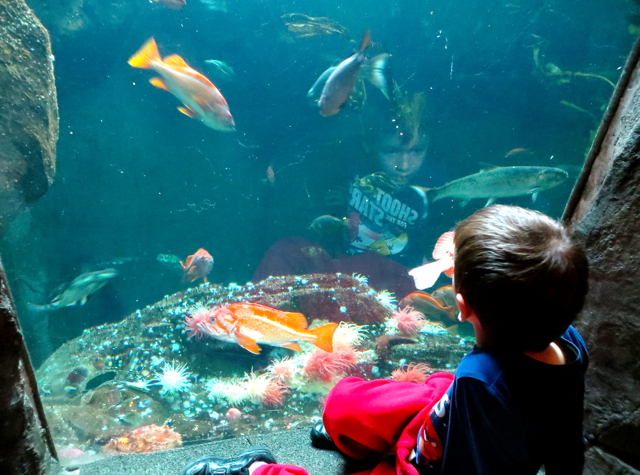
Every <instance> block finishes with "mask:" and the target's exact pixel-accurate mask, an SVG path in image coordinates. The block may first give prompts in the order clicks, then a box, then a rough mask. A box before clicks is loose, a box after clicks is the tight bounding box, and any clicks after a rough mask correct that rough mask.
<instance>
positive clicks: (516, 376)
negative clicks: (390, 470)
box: [416, 327, 588, 475]
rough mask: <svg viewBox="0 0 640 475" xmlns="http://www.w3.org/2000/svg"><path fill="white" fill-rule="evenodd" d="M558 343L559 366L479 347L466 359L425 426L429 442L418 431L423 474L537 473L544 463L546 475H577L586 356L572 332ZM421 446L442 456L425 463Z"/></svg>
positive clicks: (581, 450) (580, 462) (581, 455)
mask: <svg viewBox="0 0 640 475" xmlns="http://www.w3.org/2000/svg"><path fill="white" fill-rule="evenodd" d="M514 337H515V338H517V335H514ZM561 345H562V346H563V349H564V350H565V353H566V354H567V355H568V360H569V362H568V363H567V364H564V365H550V364H545V363H542V362H540V361H537V360H535V359H533V358H531V357H528V356H526V355H524V354H522V355H509V356H506V355H502V354H498V353H495V352H492V351H487V350H483V349H481V348H479V347H476V348H474V350H473V351H472V352H471V353H469V354H468V355H467V356H465V357H464V358H463V360H462V362H461V363H460V366H459V367H458V369H457V371H456V377H455V380H454V382H453V384H452V385H451V387H450V388H449V390H448V391H447V393H446V394H445V396H443V398H442V399H441V400H440V402H439V403H438V404H436V405H435V406H434V408H433V410H432V411H431V413H430V415H429V420H428V421H427V422H426V425H431V432H430V434H431V437H429V436H426V432H427V431H426V428H425V427H424V426H423V428H422V429H421V431H420V434H419V435H418V448H417V450H416V453H417V458H416V464H417V466H418V469H419V471H420V472H421V474H423V475H434V474H438V475H450V474H461V475H473V474H482V475H489V474H517V475H527V474H531V475H535V474H536V473H537V472H538V470H539V469H540V467H541V466H543V465H544V467H545V471H546V474H547V475H556V474H562V475H571V474H576V475H578V474H581V473H582V468H583V465H584V438H583V433H582V417H583V407H584V372H585V371H586V369H587V365H588V353H587V348H586V345H585V343H584V340H583V339H582V337H581V336H580V334H579V333H578V331H577V330H576V329H575V328H573V327H569V329H568V330H567V331H566V332H565V334H564V335H563V336H562V338H561ZM434 432H435V434H437V437H434V436H433V434H434ZM425 436H426V439H425ZM421 438H422V440H421ZM420 444H422V447H423V449H422V451H423V453H422V454H421V453H420V447H421V445H420ZM425 444H429V447H428V448H429V449H430V450H431V452H432V453H433V450H434V449H437V450H436V451H437V452H439V456H441V457H440V458H439V459H438V460H431V461H429V460H427V457H426V455H424V453H426V450H425V449H424V446H425Z"/></svg>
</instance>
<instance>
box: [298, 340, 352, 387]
mask: <svg viewBox="0 0 640 475" xmlns="http://www.w3.org/2000/svg"><path fill="white" fill-rule="evenodd" d="M357 362H358V352H357V351H356V350H355V349H354V348H353V347H351V346H348V345H344V344H340V343H338V344H335V343H334V345H333V351H332V352H331V353H327V352H326V351H324V350H321V349H320V348H316V349H314V350H312V351H311V352H310V353H309V355H308V356H307V361H306V363H305V365H304V368H302V372H303V374H304V376H305V377H306V378H307V379H309V380H310V381H322V382H324V383H328V382H331V381H333V380H335V379H338V378H341V377H343V376H346V375H347V373H348V372H349V370H351V369H353V368H354V367H355V365H356V363H357Z"/></svg>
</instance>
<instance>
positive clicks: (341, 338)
mask: <svg viewBox="0 0 640 475" xmlns="http://www.w3.org/2000/svg"><path fill="white" fill-rule="evenodd" d="M363 333H364V328H363V327H361V326H359V325H356V324H355V323H347V322H340V325H339V326H338V328H337V329H336V331H335V333H334V334H333V344H334V345H344V346H354V347H355V346H358V345H359V344H360V343H362V339H363V338H364V335H363Z"/></svg>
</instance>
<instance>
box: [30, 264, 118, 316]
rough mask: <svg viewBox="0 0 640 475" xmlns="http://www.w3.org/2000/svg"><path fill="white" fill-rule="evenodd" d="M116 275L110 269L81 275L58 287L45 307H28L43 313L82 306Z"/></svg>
mask: <svg viewBox="0 0 640 475" xmlns="http://www.w3.org/2000/svg"><path fill="white" fill-rule="evenodd" d="M117 275H118V271H117V270H115V269H111V268H109V269H102V270H98V271H95V272H87V273H85V274H81V275H79V276H78V277H76V278H75V279H73V280H72V281H71V282H69V283H66V284H63V285H62V286H60V287H59V288H58V289H57V290H56V292H55V295H54V297H53V298H52V299H51V301H50V302H49V303H48V304H47V305H35V304H29V307H30V308H31V309H32V310H40V311H45V310H55V309H57V308H61V307H71V306H74V305H84V304H85V303H86V302H87V299H88V298H89V297H90V296H91V295H92V294H94V293H95V292H97V291H98V290H100V289H101V288H102V287H104V286H105V285H106V284H107V283H108V282H109V281H110V280H111V279H113V278H114V277H116V276H117Z"/></svg>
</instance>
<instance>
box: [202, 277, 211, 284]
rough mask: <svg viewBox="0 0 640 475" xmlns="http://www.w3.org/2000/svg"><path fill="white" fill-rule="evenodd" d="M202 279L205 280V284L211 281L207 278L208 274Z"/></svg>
mask: <svg viewBox="0 0 640 475" xmlns="http://www.w3.org/2000/svg"><path fill="white" fill-rule="evenodd" d="M202 280H204V283H205V284H208V283H209V281H208V280H207V276H206V275H205V276H204V277H202Z"/></svg>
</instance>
